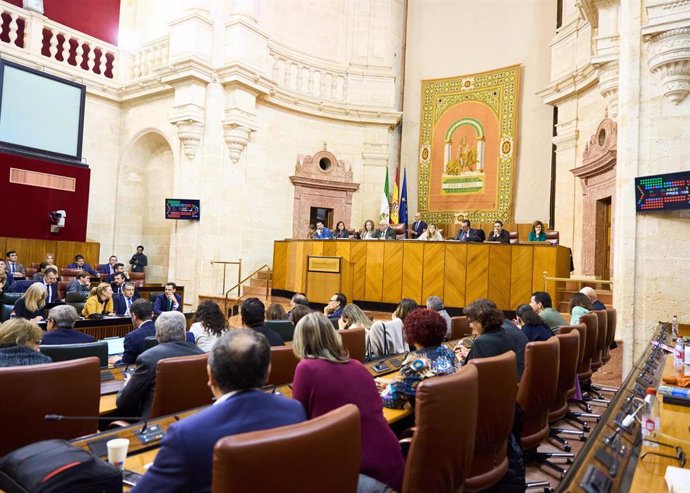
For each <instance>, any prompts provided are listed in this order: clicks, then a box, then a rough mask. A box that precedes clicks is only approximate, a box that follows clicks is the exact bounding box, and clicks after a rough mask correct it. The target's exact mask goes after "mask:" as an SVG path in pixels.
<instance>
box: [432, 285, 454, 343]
mask: <svg viewBox="0 0 690 493" xmlns="http://www.w3.org/2000/svg"><path fill="white" fill-rule="evenodd" d="M426 307H427V308H428V309H429V310H433V311H435V312H437V313H438V314H439V315H441V318H443V320H445V321H446V339H448V338H449V337H450V324H451V319H450V315H448V312H447V311H446V307H445V306H443V300H442V299H441V298H439V297H438V296H429V297H428V298H427V299H426Z"/></svg>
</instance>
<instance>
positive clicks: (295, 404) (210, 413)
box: [132, 329, 307, 493]
mask: <svg viewBox="0 0 690 493" xmlns="http://www.w3.org/2000/svg"><path fill="white" fill-rule="evenodd" d="M154 349H155V348H154ZM270 361H271V348H270V346H269V344H268V341H267V340H266V338H265V337H264V336H263V335H262V334H260V333H258V332H256V331H253V330H251V329H238V330H230V331H228V332H226V333H225V334H223V336H222V337H221V338H220V340H219V341H218V343H217V344H216V345H215V346H214V347H213V350H212V351H211V352H210V353H209V357H208V367H207V368H208V375H209V377H208V378H209V386H210V387H211V391H212V392H213V395H214V396H215V398H216V401H215V402H214V404H213V405H211V406H209V407H207V408H206V409H204V410H202V411H200V412H198V413H196V414H194V415H192V416H190V417H187V418H184V419H182V420H180V421H179V422H177V423H173V424H172V425H170V427H169V428H168V430H167V432H166V434H165V437H164V438H163V441H162V443H161V446H160V449H159V451H158V454H157V455H156V459H155V460H154V461H153V465H152V466H151V467H150V468H149V469H148V470H147V471H146V473H145V474H144V477H143V478H141V480H140V481H139V482H138V483H137V485H136V486H135V487H134V489H133V490H132V491H133V492H141V493H148V492H150V491H166V492H182V491H197V492H210V491H211V478H212V469H213V466H212V465H213V448H214V447H215V445H216V442H218V440H220V439H221V438H223V437H226V436H229V435H236V434H238V433H246V432H250V431H258V430H265V429H269V428H275V427H279V426H286V425H291V424H295V423H300V422H302V421H305V420H306V419H307V415H306V413H305V411H304V407H303V406H302V404H301V403H300V402H299V401H297V400H294V399H286V398H285V397H282V396H280V395H277V394H269V393H266V392H262V391H261V388H262V387H263V386H264V385H265V383H266V380H267V379H268V373H269V368H270ZM132 378H134V377H132Z"/></svg>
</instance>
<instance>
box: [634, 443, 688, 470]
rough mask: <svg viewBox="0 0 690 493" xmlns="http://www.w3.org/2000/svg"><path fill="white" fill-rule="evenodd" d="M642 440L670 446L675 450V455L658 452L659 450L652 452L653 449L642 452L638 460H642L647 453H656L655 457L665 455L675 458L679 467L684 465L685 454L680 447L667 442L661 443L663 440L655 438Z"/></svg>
mask: <svg viewBox="0 0 690 493" xmlns="http://www.w3.org/2000/svg"><path fill="white" fill-rule="evenodd" d="M643 442H648V443H655V444H657V445H662V446H664V447H668V448H672V449H674V450H675V452H676V455H669V454H660V453H659V452H654V451H653V450H648V451H647V452H645V453H644V454H642V455H641V456H640V460H641V461H643V460H644V458H645V457H647V456H648V455H656V456H657V457H665V458H667V459H675V460H677V461H678V464H680V467H685V462H686V459H687V458H686V456H685V452H684V451H683V449H682V448H681V447H674V446H673V445H669V444H668V443H663V442H657V441H656V440H648V439H646V438H645V439H644V440H643Z"/></svg>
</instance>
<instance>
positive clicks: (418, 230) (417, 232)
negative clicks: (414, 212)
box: [412, 221, 427, 238]
mask: <svg viewBox="0 0 690 493" xmlns="http://www.w3.org/2000/svg"><path fill="white" fill-rule="evenodd" d="M426 228H427V224H426V223H425V222H424V221H417V222H415V223H413V224H412V237H413V238H419V237H420V236H421V235H422V233H423V232H424V230H425V229H426Z"/></svg>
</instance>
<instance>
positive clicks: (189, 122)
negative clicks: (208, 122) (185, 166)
mask: <svg viewBox="0 0 690 493" xmlns="http://www.w3.org/2000/svg"><path fill="white" fill-rule="evenodd" d="M170 123H171V124H173V125H175V126H176V127H177V137H178V138H179V139H180V142H182V146H183V148H184V154H185V156H187V158H188V159H189V160H190V161H191V160H193V159H194V158H195V157H196V151H197V148H198V147H199V142H201V137H202V136H203V135H204V123H205V119H204V108H203V107H201V106H197V105H195V104H191V103H190V104H183V105H178V106H175V108H173V110H172V111H171V112H170Z"/></svg>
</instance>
